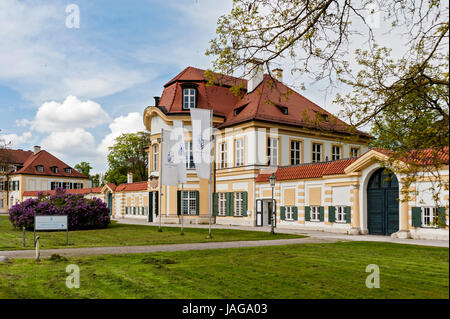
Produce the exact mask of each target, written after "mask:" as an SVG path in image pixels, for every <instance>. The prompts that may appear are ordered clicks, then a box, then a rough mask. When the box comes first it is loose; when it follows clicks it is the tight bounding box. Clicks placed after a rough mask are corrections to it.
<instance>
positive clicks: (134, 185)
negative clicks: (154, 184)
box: [116, 182, 148, 192]
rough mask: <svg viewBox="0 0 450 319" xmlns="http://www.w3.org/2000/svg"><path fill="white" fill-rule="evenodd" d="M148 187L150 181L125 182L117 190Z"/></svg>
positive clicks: (145, 188)
mask: <svg viewBox="0 0 450 319" xmlns="http://www.w3.org/2000/svg"><path fill="white" fill-rule="evenodd" d="M147 189H148V182H136V183H124V184H120V185H119V186H117V188H116V192H133V191H145V190H147Z"/></svg>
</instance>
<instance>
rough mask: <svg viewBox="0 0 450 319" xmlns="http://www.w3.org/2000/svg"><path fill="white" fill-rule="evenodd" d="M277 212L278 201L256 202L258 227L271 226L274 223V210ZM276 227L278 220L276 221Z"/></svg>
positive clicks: (261, 200)
mask: <svg viewBox="0 0 450 319" xmlns="http://www.w3.org/2000/svg"><path fill="white" fill-rule="evenodd" d="M274 208H275V210H276V201H275V200H273V201H272V199H258V200H256V226H259V227H262V226H270V225H271V222H272V215H273V214H272V212H273V209H274ZM275 227H276V219H275Z"/></svg>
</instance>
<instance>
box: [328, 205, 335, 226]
mask: <svg viewBox="0 0 450 319" xmlns="http://www.w3.org/2000/svg"><path fill="white" fill-rule="evenodd" d="M335 214H336V207H334V206H329V207H328V221H329V222H330V223H334V222H335V221H336V215H335Z"/></svg>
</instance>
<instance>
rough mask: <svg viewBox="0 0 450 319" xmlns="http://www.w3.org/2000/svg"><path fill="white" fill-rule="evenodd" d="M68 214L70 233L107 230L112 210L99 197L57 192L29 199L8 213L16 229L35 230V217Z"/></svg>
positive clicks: (62, 190)
mask: <svg viewBox="0 0 450 319" xmlns="http://www.w3.org/2000/svg"><path fill="white" fill-rule="evenodd" d="M35 214H36V215H67V216H68V222H69V230H81V229H98V228H105V227H108V225H109V224H110V222H111V219H110V217H109V208H108V207H107V206H106V203H104V202H103V201H102V200H101V199H99V198H94V199H86V198H84V196H83V195H79V194H67V193H66V191H65V190H64V189H57V190H56V194H55V195H52V196H45V195H43V194H42V193H39V195H38V198H30V199H27V200H26V201H24V202H22V203H18V204H16V205H14V206H12V207H11V209H10V210H9V221H10V222H11V224H12V225H13V226H14V227H18V228H22V227H25V228H26V229H28V230H32V229H33V228H34V215H35Z"/></svg>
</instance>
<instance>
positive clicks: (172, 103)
mask: <svg viewBox="0 0 450 319" xmlns="http://www.w3.org/2000/svg"><path fill="white" fill-rule="evenodd" d="M204 73H205V70H201V69H198V68H193V67H187V68H186V69H184V70H183V71H182V72H181V73H180V74H178V75H177V76H176V77H175V78H173V79H172V80H170V81H169V82H167V83H166V84H165V85H164V91H163V93H162V95H161V99H160V102H159V107H161V108H164V110H165V112H167V113H186V114H189V110H183V109H182V89H181V85H182V83H183V82H190V83H195V84H197V85H198V86H197V90H198V95H197V106H196V107H197V108H200V109H212V110H214V115H216V116H222V117H224V118H225V121H224V123H222V124H221V125H220V127H228V126H232V125H236V124H239V123H243V122H246V121H251V120H259V121H266V122H272V123H280V124H286V125H292V126H298V127H306V128H315V129H320V130H325V131H333V132H340V133H344V134H348V133H349V132H350V126H349V125H348V124H346V123H345V122H343V121H341V120H339V119H338V118H336V117H335V116H333V115H332V114H331V113H329V112H327V111H326V110H324V109H323V108H321V107H320V106H318V105H317V104H315V103H313V102H311V101H310V100H308V99H307V98H305V97H304V96H302V95H301V94H299V93H297V92H295V91H293V90H292V89H290V88H289V87H287V86H286V85H285V84H283V83H282V82H280V81H278V80H276V79H274V78H272V77H271V76H270V75H268V74H265V75H264V77H263V82H262V83H261V84H260V85H259V86H258V87H257V88H256V89H255V90H253V91H252V92H251V93H246V88H247V81H246V80H243V79H239V78H236V77H231V76H224V75H219V74H216V76H217V77H218V78H220V79H221V83H222V84H223V85H212V86H209V85H206V82H207V81H206V78H205V76H204ZM232 84H235V85H238V84H242V85H243V90H242V92H243V96H242V97H237V96H235V95H234V94H233V93H232V92H231V91H230V90H229V86H230V85H232ZM277 105H278V106H281V107H284V108H287V110H288V113H287V114H283V112H282V111H281V110H280V108H279V107H278V106H277ZM243 106H245V107H243ZM240 107H243V108H242V110H241V111H240V112H239V113H238V114H235V112H234V111H235V110H236V109H238V108H240ZM322 115H327V116H328V120H322V119H320V120H318V116H319V118H320V116H322ZM356 133H357V134H358V135H359V136H362V137H370V135H369V134H367V133H365V132H361V131H357V132H356Z"/></svg>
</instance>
